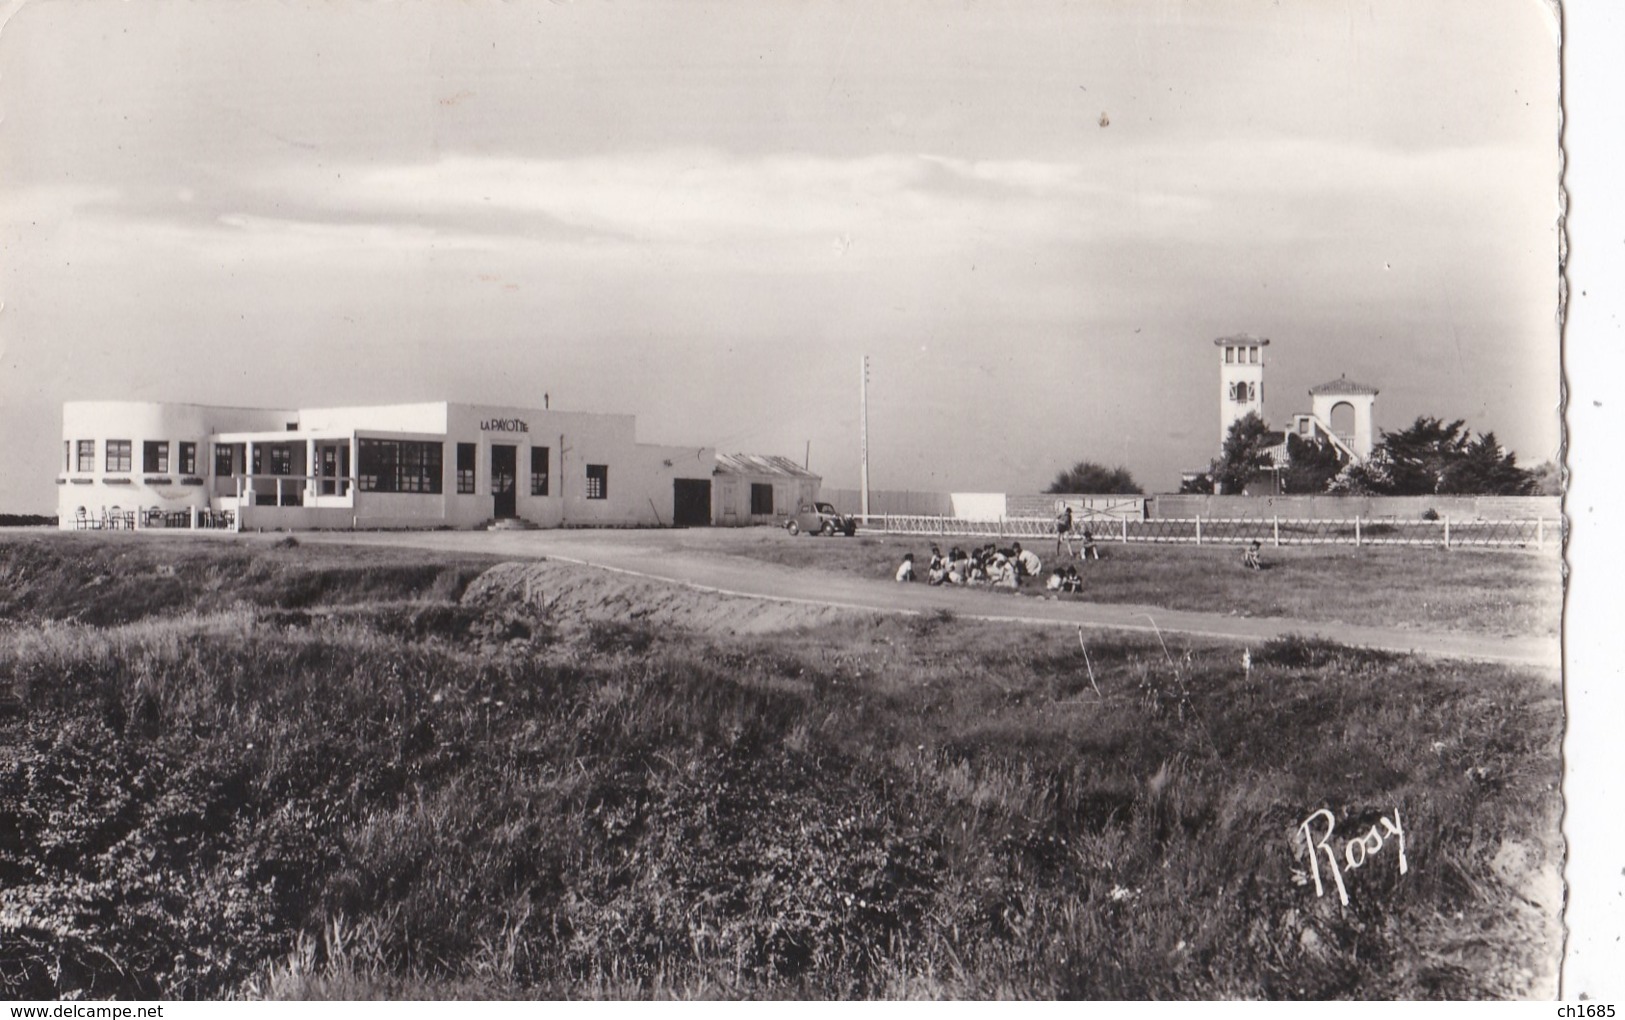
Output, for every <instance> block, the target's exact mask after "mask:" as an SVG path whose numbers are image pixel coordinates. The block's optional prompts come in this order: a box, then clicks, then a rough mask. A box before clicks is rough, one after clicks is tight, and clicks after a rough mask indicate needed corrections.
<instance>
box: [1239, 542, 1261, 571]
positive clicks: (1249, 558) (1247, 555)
mask: <svg viewBox="0 0 1625 1020" xmlns="http://www.w3.org/2000/svg"><path fill="white" fill-rule="evenodd" d="M1241 565H1242V566H1244V567H1246V568H1247V569H1248V570H1263V569H1264V561H1263V560H1260V559H1259V558H1258V542H1257V541H1256V540H1254V542H1253V544H1252V545H1250V546H1248V547H1247V551H1246V552H1244V553H1242V554H1241Z"/></svg>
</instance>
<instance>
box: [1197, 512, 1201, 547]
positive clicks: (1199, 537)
mask: <svg viewBox="0 0 1625 1020" xmlns="http://www.w3.org/2000/svg"><path fill="white" fill-rule="evenodd" d="M1196 544H1197V545H1201V544H1202V515H1201V514H1197V515H1196Z"/></svg>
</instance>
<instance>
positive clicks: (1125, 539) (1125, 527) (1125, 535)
mask: <svg viewBox="0 0 1625 1020" xmlns="http://www.w3.org/2000/svg"><path fill="white" fill-rule="evenodd" d="M1119 520H1121V521H1122V522H1123V544H1124V545H1128V518H1127V517H1122V518H1119Z"/></svg>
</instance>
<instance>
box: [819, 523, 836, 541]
mask: <svg viewBox="0 0 1625 1020" xmlns="http://www.w3.org/2000/svg"><path fill="white" fill-rule="evenodd" d="M818 533H819V534H820V535H823V536H824V537H825V538H828V537H829V536H831V535H833V534H835V525H833V524H831V523H830V522H828V521H825V522H824V525H823V527H821V528H819V529H818Z"/></svg>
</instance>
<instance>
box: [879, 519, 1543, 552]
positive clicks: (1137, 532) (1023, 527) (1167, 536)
mask: <svg viewBox="0 0 1625 1020" xmlns="http://www.w3.org/2000/svg"><path fill="white" fill-rule="evenodd" d="M1085 527H1087V528H1088V529H1089V532H1090V534H1092V535H1093V536H1094V538H1095V540H1096V541H1097V542H1122V543H1133V542H1140V543H1146V544H1171V545H1180V544H1183V545H1203V544H1210V545H1245V544H1247V543H1250V542H1258V543H1259V544H1260V545H1270V546H1283V545H1352V546H1368V545H1402V546H1438V547H1441V548H1445V549H1451V548H1456V547H1463V546H1465V547H1473V548H1527V547H1531V546H1532V547H1535V548H1544V547H1545V545H1546V543H1547V542H1548V541H1553V542H1556V541H1559V540H1561V538H1562V535H1563V524H1562V520H1561V518H1536V519H1534V520H1512V521H1486V520H1471V521H1452V520H1451V519H1450V518H1448V517H1442V518H1440V519H1439V520H1436V521H1429V520H1396V519H1394V518H1377V519H1364V518H1360V517H1355V518H1351V519H1346V520H1317V519H1306V518H1284V517H1187V518H1153V519H1151V520H1144V521H1131V520H1127V519H1124V518H1118V519H1116V520H1104V519H1103V520H1100V521H1084V522H1079V523H1077V524H1075V526H1074V528H1073V531H1072V533H1071V535H1070V538H1071V539H1073V540H1077V539H1079V538H1081V537H1082V535H1083V529H1084V528H1085ZM862 530H864V531H871V532H878V533H883V534H892V535H923V536H933V535H936V536H942V537H957V536H963V537H978V538H1054V537H1055V521H1053V520H1050V519H1048V518H1037V517H1018V518H1000V519H998V520H986V521H975V520H964V519H961V518H955V517H929V516H919V515H907V514H883V515H871V516H869V517H868V518H867V519H865V520H863V522H862Z"/></svg>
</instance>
